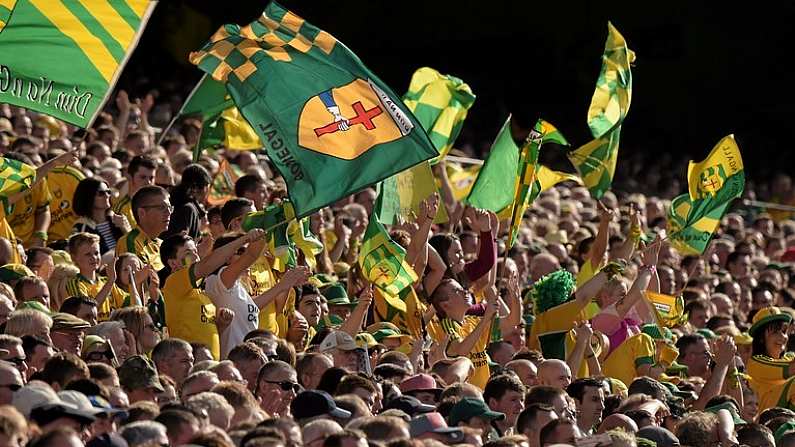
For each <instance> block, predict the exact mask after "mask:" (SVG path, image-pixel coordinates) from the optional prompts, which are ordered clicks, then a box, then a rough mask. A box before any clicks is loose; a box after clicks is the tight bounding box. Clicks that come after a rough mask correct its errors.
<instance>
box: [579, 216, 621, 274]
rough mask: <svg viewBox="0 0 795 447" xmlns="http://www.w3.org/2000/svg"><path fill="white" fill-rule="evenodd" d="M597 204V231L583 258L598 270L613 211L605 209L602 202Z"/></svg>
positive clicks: (602, 258)
mask: <svg viewBox="0 0 795 447" xmlns="http://www.w3.org/2000/svg"><path fill="white" fill-rule="evenodd" d="M596 203H598V204H599V230H598V231H597V233H596V237H595V238H594V242H593V244H591V249H590V250H588V254H587V255H586V257H585V260H586V261H591V265H592V266H593V268H598V267H599V265H600V264H602V260H604V257H605V253H606V252H607V243H608V242H609V240H610V222H612V221H613V217H614V216H615V213H614V212H613V210H610V209H607V207H605V206H604V204H602V202H596Z"/></svg>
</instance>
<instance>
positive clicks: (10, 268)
mask: <svg viewBox="0 0 795 447" xmlns="http://www.w3.org/2000/svg"><path fill="white" fill-rule="evenodd" d="M27 276H36V274H34V273H33V271H31V270H30V269H29V268H27V267H26V266H25V265H24V264H6V265H4V266H2V267H0V281H2V282H10V281H17V280H20V279H22V278H25V277H27Z"/></svg>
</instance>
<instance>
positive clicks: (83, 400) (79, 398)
mask: <svg viewBox="0 0 795 447" xmlns="http://www.w3.org/2000/svg"><path fill="white" fill-rule="evenodd" d="M58 398H59V399H61V402H65V403H67V404H71V405H72V406H73V407H75V408H78V409H80V410H81V411H84V412H86V413H88V414H90V415H92V416H97V415H99V414H102V413H103V411H102V410H100V409H97V408H94V406H93V405H91V401H89V400H88V397H86V395H85V394H83V393H81V392H80V391H73V390H65V391H59V392H58Z"/></svg>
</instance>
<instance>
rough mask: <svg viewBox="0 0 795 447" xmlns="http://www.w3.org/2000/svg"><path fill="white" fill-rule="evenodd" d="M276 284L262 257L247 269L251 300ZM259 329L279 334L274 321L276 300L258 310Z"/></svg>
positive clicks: (268, 266) (274, 277)
mask: <svg viewBox="0 0 795 447" xmlns="http://www.w3.org/2000/svg"><path fill="white" fill-rule="evenodd" d="M276 283H277V280H276V276H275V275H274V274H273V270H272V269H271V265H270V263H269V262H268V259H267V258H265V257H264V256H260V258H259V259H258V260H257V262H255V263H254V264H253V265H252V266H251V268H250V269H249V286H250V289H251V290H250V291H249V293H250V294H251V296H252V298H253V297H255V296H258V295H262V294H263V293H265V292H267V291H268V290H270V289H272V288H273V287H274V286H275V285H276ZM259 328H260V329H265V330H268V331H271V332H272V333H274V334H278V333H279V324H278V322H277V321H276V300H273V301H271V302H270V303H269V304H268V305H267V306H265V307H263V308H262V309H260V310H259Z"/></svg>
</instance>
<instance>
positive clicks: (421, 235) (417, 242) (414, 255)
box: [406, 193, 439, 272]
mask: <svg viewBox="0 0 795 447" xmlns="http://www.w3.org/2000/svg"><path fill="white" fill-rule="evenodd" d="M437 211H439V194H438V193H433V194H431V196H430V197H428V198H427V199H425V200H423V201H422V202H420V216H419V217H417V223H418V225H419V229H417V231H415V232H414V234H413V235H412V236H411V242H410V243H409V246H408V247H406V260H407V261H408V263H409V265H410V266H411V268H413V269H414V271H415V272H424V271H425V266H426V265H427V264H428V235H429V234H430V232H431V226H432V225H433V219H434V217H436V212H437Z"/></svg>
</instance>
